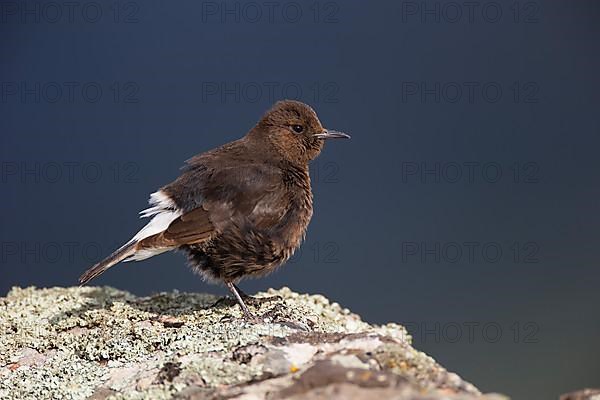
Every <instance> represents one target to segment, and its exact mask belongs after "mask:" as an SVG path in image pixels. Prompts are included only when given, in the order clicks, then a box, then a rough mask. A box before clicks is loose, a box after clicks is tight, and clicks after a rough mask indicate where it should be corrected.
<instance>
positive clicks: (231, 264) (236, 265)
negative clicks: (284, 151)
mask: <svg viewBox="0 0 600 400" xmlns="http://www.w3.org/2000/svg"><path fill="white" fill-rule="evenodd" d="M302 237H303V233H302V235H299V236H298V237H288V238H286V239H285V240H282V237H281V236H280V235H271V234H268V233H265V232H260V231H255V230H245V231H239V230H237V231H233V230H232V231H226V232H223V233H222V234H220V235H218V236H217V237H214V238H213V239H211V240H210V241H209V242H206V243H202V244H199V245H193V246H185V247H183V248H182V249H183V250H184V251H185V252H186V253H187V254H188V260H189V263H190V266H191V267H192V269H193V270H194V271H196V272H198V273H200V274H201V275H202V276H203V278H204V279H206V280H209V281H225V282H239V281H240V280H241V279H243V278H249V277H259V276H263V275H267V274H269V273H271V272H273V271H274V270H275V269H276V268H277V267H279V266H281V265H282V264H283V263H284V262H285V261H287V260H288V259H289V258H290V257H291V256H292V255H293V254H294V252H295V250H296V249H297V248H298V247H299V246H300V244H301V242H302Z"/></svg>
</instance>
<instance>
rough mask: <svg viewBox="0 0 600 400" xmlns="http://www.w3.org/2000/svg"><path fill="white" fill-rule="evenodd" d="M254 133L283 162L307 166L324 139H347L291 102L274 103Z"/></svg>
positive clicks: (302, 105)
mask: <svg viewBox="0 0 600 400" xmlns="http://www.w3.org/2000/svg"><path fill="white" fill-rule="evenodd" d="M254 131H255V134H257V135H259V136H260V137H261V139H262V140H266V141H268V142H269V143H271V144H272V145H273V147H274V148H275V150H276V151H277V152H278V153H280V155H282V156H283V157H284V158H285V159H287V160H289V161H292V162H298V163H308V162H309V161H311V160H313V159H314V158H315V157H317V156H318V155H319V153H320V152H321V149H322V148H323V144H324V142H325V140H327V139H334V138H346V139H348V138H350V136H349V135H346V134H345V133H342V132H337V131H333V130H330V129H325V128H323V125H321V121H319V118H318V117H317V114H316V113H315V111H314V110H313V109H312V108H311V107H310V106H308V105H306V104H304V103H301V102H299V101H294V100H283V101H279V102H277V103H275V105H273V107H271V109H270V110H269V111H267V113H266V114H265V115H264V116H263V117H262V119H261V120H260V121H259V122H258V124H257V126H256V129H254Z"/></svg>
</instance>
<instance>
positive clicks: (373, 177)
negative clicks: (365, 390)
mask: <svg viewBox="0 0 600 400" xmlns="http://www.w3.org/2000/svg"><path fill="white" fill-rule="evenodd" d="M474 3H475V4H476V6H475V9H474V13H473V14H472V18H470V16H469V14H468V9H467V8H466V7H465V6H463V5H461V4H463V3H453V4H455V5H456V4H458V5H459V7H461V10H460V11H462V13H463V14H462V16H461V17H460V18H458V17H456V11H457V10H458V9H457V8H456V7H454V8H452V7H451V6H447V5H446V4H447V3H445V2H434V1H428V2H427V3H426V4H425V3H421V2H398V1H390V2H380V3H377V2H369V3H367V2H365V1H335V2H326V1H322V2H316V3H314V2H298V3H295V2H284V3H280V4H279V5H278V6H276V7H275V8H274V9H273V10H274V13H273V14H272V15H269V7H268V6H267V5H265V4H264V3H262V2H256V3H251V5H250V6H248V5H247V4H248V3H247V2H246V3H244V2H233V1H230V2H227V7H228V9H229V10H230V12H229V13H225V14H219V12H220V11H222V7H225V3H221V2H201V1H182V2H168V1H153V2H143V3H142V2H140V3H137V2H129V3H127V2H121V3H118V7H117V8H114V5H113V3H112V2H99V3H93V4H92V5H91V6H90V4H89V3H88V2H81V3H79V2H76V4H77V6H76V8H75V9H74V13H73V14H72V15H69V14H68V9H67V8H66V7H64V6H61V9H58V8H56V7H55V8H54V9H53V8H51V7H49V6H47V3H44V2H41V3H35V2H25V3H21V2H19V3H14V2H3V3H2V6H3V8H2V10H0V11H2V13H0V18H2V19H1V20H0V45H1V49H2V56H1V58H0V81H1V83H2V91H1V93H0V95H1V96H2V97H1V98H0V113H1V114H0V124H1V125H0V130H1V132H2V135H1V139H0V140H1V142H2V146H1V150H0V156H1V161H2V171H1V172H2V176H1V181H0V184H1V187H2V196H1V198H2V214H1V215H2V217H1V218H2V219H1V226H2V228H1V233H0V241H1V244H2V252H1V257H2V259H1V261H2V266H1V275H0V276H1V280H0V293H2V294H4V293H6V291H8V290H9V289H10V287H12V286H15V285H17V286H29V285H36V286H53V285H61V286H62V285H73V284H75V282H76V279H77V277H78V276H79V274H80V273H81V272H82V271H83V270H84V269H86V268H87V267H88V266H89V264H91V263H92V262H93V261H96V260H97V259H99V258H100V257H102V256H105V255H107V254H108V253H109V252H110V251H112V250H113V249H114V248H115V247H116V246H118V245H120V244H121V242H123V241H125V240H127V239H129V237H130V236H131V235H132V234H133V233H135V232H136V231H137V230H138V229H139V228H140V227H141V226H142V221H139V220H138V219H137V212H138V211H139V210H141V209H143V208H145V206H146V199H147V197H148V194H149V193H150V192H152V191H154V190H155V189H156V188H158V187H160V186H161V185H163V184H165V183H167V182H169V181H170V180H172V179H174V178H175V177H176V176H177V174H178V168H179V167H180V166H181V165H182V163H183V161H184V160H185V159H187V158H189V157H190V156H192V155H194V154H195V153H198V152H202V151H205V150H208V149H210V148H212V147H215V146H217V145H219V144H222V143H224V142H227V141H231V140H234V139H236V138H238V137H240V136H242V135H243V134H244V133H245V132H246V131H247V130H248V129H249V128H250V127H252V126H253V124H254V123H255V122H256V121H257V119H258V118H259V117H260V115H262V113H263V112H264V111H265V110H266V109H267V108H268V107H269V106H270V105H271V104H272V102H273V101H275V100H277V99H280V98H283V97H292V98H299V99H300V100H303V101H306V102H308V103H310V104H311V105H313V106H314V108H315V109H316V110H317V112H318V113H319V116H320V118H321V120H322V121H323V123H324V124H325V125H326V126H328V127H331V128H334V129H338V130H343V131H347V132H348V133H351V134H352V136H353V139H352V140H351V141H349V142H335V143H328V144H327V146H326V149H325V150H324V152H323V154H322V155H321V157H320V158H319V159H318V160H317V161H316V162H315V163H314V165H313V180H314V192H315V213H314V218H313V221H312V223H311V225H310V228H309V232H308V235H307V240H306V242H305V244H304V245H303V247H302V250H301V251H300V253H299V254H297V255H296V256H295V257H294V259H293V260H292V261H291V262H290V263H288V265H287V266H286V267H284V268H282V269H281V270H280V271H279V272H278V273H276V274H274V275H272V276H269V277H267V278H265V279H262V280H259V281H250V282H246V283H243V284H242V287H243V288H244V289H246V290H247V291H249V292H254V291H257V290H261V289H266V288H268V287H281V286H283V285H287V286H290V287H291V288H292V289H294V290H296V291H299V292H309V293H323V294H324V295H326V296H327V297H329V298H330V299H333V300H334V301H338V302H339V303H341V304H342V305H344V306H346V307H349V308H350V309H352V310H353V311H355V312H357V313H359V314H361V315H362V316H363V317H364V319H366V320H367V321H370V322H376V323H384V322H387V321H396V322H400V323H405V324H407V326H409V329H410V330H411V332H412V333H413V334H414V337H415V343H416V346H417V347H418V348H420V349H422V350H424V351H426V352H428V353H429V354H431V355H432V356H434V357H435V358H436V359H437V360H438V361H440V362H441V363H442V364H444V365H445V366H447V367H448V368H450V369H451V370H453V371H456V372H458V373H459V374H461V375H462V376H463V377H465V378H466V379H468V380H471V381H473V382H474V383H475V384H477V385H478V386H479V387H480V388H481V389H482V390H484V391H498V392H503V393H507V394H509V395H512V396H514V398H515V399H528V400H535V399H548V398H557V396H558V394H560V393H564V392H567V391H570V390H573V389H577V388H582V387H589V386H598V385H600V379H599V377H600V374H599V372H600V357H599V356H600V344H599V342H598V337H599V335H600V320H599V318H598V303H599V302H600V291H598V287H599V284H600V270H599V268H598V261H599V250H598V243H599V239H600V233H599V232H600V229H599V227H600V226H599V225H600V224H599V222H600V221H599V219H600V217H599V215H600V214H599V213H598V211H599V207H598V195H599V186H598V172H599V169H600V168H599V167H600V160H599V158H598V156H597V152H598V145H599V144H600V140H599V138H598V135H599V128H600V127H599V121H600V118H599V116H598V104H599V100H600V98H599V95H598V89H599V88H600V86H599V83H600V80H599V78H598V71H599V70H600V52H599V46H598V40H599V39H600V36H599V35H598V32H599V28H598V26H599V25H598V17H599V13H598V4H597V3H596V2H593V1H587V2H586V1H579V2H573V1H548V2H529V3H527V2H520V3H513V2H474ZM490 3H491V5H490ZM55 4H59V5H60V4H62V3H55ZM424 4H425V5H424ZM14 7H16V9H15V8H14ZM24 7H27V10H29V12H28V13H27V12H25V13H23V12H24V11H27V10H24V9H23V8H24ZM422 7H426V8H427V9H428V10H433V11H432V12H433V13H431V12H423V9H422ZM436 7H437V8H436ZM515 7H516V9H515ZM298 9H299V10H300V11H301V12H302V14H301V16H299V17H296V15H297V14H296V11H297V10H298ZM257 10H259V11H260V12H262V15H260V16H259V17H257V16H256V11H257ZM484 10H485V12H483V11H484ZM498 10H500V11H501V12H502V14H501V16H500V17H498V20H497V21H495V19H496V11H498ZM516 10H518V13H516V12H517V11H516ZM57 11H60V12H62V16H59V15H58V14H56V12H57ZM97 11H100V12H101V15H100V16H99V17H96V12H97ZM215 11H216V13H213V12H215ZM317 11H318V13H316V12H317ZM13 12H16V13H13ZM482 13H483V14H482ZM455 17H456V20H455ZM96 19H97V20H96ZM436 85H437V86H436ZM69 87H71V88H74V91H73V92H72V97H71V96H70V94H69V93H68V88H69ZM270 87H273V88H274V89H273V92H272V93H271V92H269V88H270ZM469 87H474V88H475V89H474V92H473V93H472V94H473V96H472V97H470V96H469V92H468V88H469ZM423 88H424V89H425V91H423V92H422V93H421V92H420V91H419V90H420V89H423ZM484 88H485V89H484ZM498 88H500V90H501V93H500V92H497V90H498ZM23 89H24V90H25V91H23ZM98 89H99V90H101V92H97V90H98ZM257 89H259V91H257ZM458 89H460V90H461V91H462V92H461V93H459V92H457V90H458ZM415 90H416V92H415ZM470 163H475V164H470ZM469 165H474V167H472V168H473V171H474V175H472V176H470V175H469V174H468V172H469V170H470V169H469V167H468V166H469ZM415 168H417V169H418V171H416V172H415ZM423 170H426V171H427V172H426V173H425V174H423V175H421V172H422V171H423ZM459 171H460V172H461V173H462V175H461V176H458V177H457V176H456V173H457V172H459ZM482 171H483V172H484V173H483V174H482ZM497 173H501V175H497ZM470 246H472V247H470ZM469 248H474V249H475V252H474V253H473V256H472V258H471V257H470V256H469V254H468V249H469ZM414 249H418V252H417V253H418V254H413V253H412V252H411V251H412V250H414ZM423 249H424V250H426V251H425V252H424V253H422V254H421V253H419V252H420V251H421V250H423ZM483 249H485V251H483ZM498 250H499V251H501V254H498V255H497V254H496V252H497V251H498ZM457 251H460V252H461V253H462V254H461V253H457ZM95 283H96V284H103V285H112V286H115V287H118V288H122V289H126V290H130V291H132V292H134V293H138V294H147V293H151V292H155V291H169V290H172V289H175V288H176V289H179V290H182V291H207V292H212V293H218V294H224V293H225V292H224V290H223V289H222V288H218V287H214V286H209V285H207V284H205V283H202V282H201V281H200V280H199V279H195V278H194V277H193V276H192V275H191V273H190V272H189V271H188V270H187V268H186V267H185V265H184V258H183V257H182V256H181V255H179V254H167V255H161V256H158V257H156V258H154V259H151V260H148V261H145V262H143V263H135V264H125V265H121V266H119V267H117V268H115V269H113V270H111V271H110V272H108V273H107V274H105V275H103V276H102V277H101V278H100V279H98V280H97V281H96V282H95ZM469 326H471V327H472V328H471V329H470V328H469ZM469 333H471V335H469Z"/></svg>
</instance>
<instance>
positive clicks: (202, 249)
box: [79, 100, 350, 320]
mask: <svg viewBox="0 0 600 400" xmlns="http://www.w3.org/2000/svg"><path fill="white" fill-rule="evenodd" d="M336 138H346V139H348V138H350V136H349V135H348V134H346V133H342V132H339V131H335V130H330V129H326V128H324V127H323V125H322V124H321V121H320V120H319V118H318V116H317V114H316V112H315V111H314V110H313V108H312V107H310V106H309V105H307V104H305V103H302V102H299V101H295V100H281V101H278V102H276V103H275V104H274V105H273V106H272V107H271V108H270V109H269V110H268V111H267V112H266V113H265V114H264V115H263V116H262V118H260V120H259V121H258V122H257V123H256V125H255V126H254V127H253V128H252V129H250V130H249V131H248V133H247V134H246V135H245V136H243V137H242V138H240V139H238V140H235V141H233V142H230V143H227V144H224V145H222V146H220V147H217V148H215V149H212V150H209V151H206V152H204V153H201V154H198V155H195V156H193V157H192V158H190V159H189V160H187V161H186V162H185V165H184V167H182V172H181V174H180V175H179V177H177V178H176V179H175V180H174V181H173V182H171V183H169V184H167V185H165V186H163V187H161V188H160V189H159V190H158V191H156V192H154V193H152V194H151V195H150V198H149V201H148V202H149V205H150V207H149V208H147V209H145V210H143V211H141V212H140V217H141V218H150V221H149V222H148V223H147V224H146V225H145V226H144V227H143V228H142V229H141V230H140V231H139V232H137V233H136V234H135V235H134V236H133V237H132V238H131V239H130V240H129V241H128V242H126V243H125V244H124V245H123V246H121V247H120V248H119V249H117V250H116V251H114V252H113V253H112V254H111V255H109V256H108V257H107V258H105V259H104V260H102V261H100V262H98V263H97V264H95V265H93V266H92V267H91V268H89V269H88V270H87V271H86V272H85V273H83V275H81V277H80V278H79V283H80V285H85V284H87V283H88V282H89V281H91V280H92V279H94V278H96V277H98V276H99V275H101V274H102V273H104V272H106V271H107V270H108V269H109V268H111V267H112V266H114V265H116V264H118V263H120V262H122V261H140V260H145V259H147V258H150V257H153V256H155V255H158V254H161V253H164V252H167V251H173V250H178V251H182V252H183V253H185V254H186V255H187V261H188V265H189V267H190V268H191V269H192V271H193V272H195V273H197V274H199V275H200V276H201V277H202V278H203V279H204V280H205V281H207V282H209V283H216V284H224V285H225V286H226V287H227V288H228V289H229V291H230V292H231V293H232V295H233V297H234V299H235V300H236V301H237V303H238V304H239V306H240V308H241V311H242V313H243V315H244V317H245V318H247V319H249V320H256V318H255V317H254V315H253V314H252V313H251V312H250V310H249V309H248V306H247V305H246V303H245V301H244V299H246V300H249V299H253V298H252V297H250V296H248V295H246V294H245V293H243V292H242V291H241V289H239V287H238V286H237V285H238V284H239V282H240V281H241V280H242V279H244V278H253V277H262V276H265V275H267V274H269V273H271V272H273V271H274V270H276V269H277V268H278V267H279V266H281V265H282V264H284V263H285V262H286V261H287V260H288V259H289V258H290V257H291V256H292V255H293V254H294V251H295V250H296V249H297V248H298V247H299V246H300V244H301V243H302V241H303V240H304V238H305V235H306V230H307V227H308V225H309V222H310V220H311V218H312V215H313V193H312V188H311V180H310V175H309V163H310V161H312V160H314V159H315V158H316V157H317V156H318V155H319V154H320V153H321V150H322V149H323V146H324V142H325V141H326V140H328V139H336ZM234 304H235V303H234Z"/></svg>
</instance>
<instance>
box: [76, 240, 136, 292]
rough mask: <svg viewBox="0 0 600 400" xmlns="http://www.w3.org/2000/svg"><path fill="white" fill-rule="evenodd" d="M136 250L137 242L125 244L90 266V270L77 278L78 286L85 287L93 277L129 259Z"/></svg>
mask: <svg viewBox="0 0 600 400" xmlns="http://www.w3.org/2000/svg"><path fill="white" fill-rule="evenodd" d="M136 249H137V241H132V242H129V243H127V244H125V245H124V246H123V247H121V248H120V249H118V250H116V251H115V252H114V253H112V254H111V255H110V256H108V257H106V258H105V259H104V260H102V261H100V262H99V263H97V264H95V265H94V266H92V268H90V269H88V270H87V271H85V272H84V273H83V275H81V276H80V277H79V284H80V285H85V284H86V283H88V282H89V281H91V280H92V279H94V278H95V277H97V276H99V275H101V274H103V273H104V271H106V270H107V269H109V268H110V267H112V266H113V265H115V264H117V263H120V262H121V261H123V260H125V259H126V258H127V257H131V256H133V255H134V254H135V252H136Z"/></svg>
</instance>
